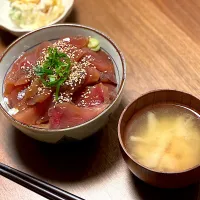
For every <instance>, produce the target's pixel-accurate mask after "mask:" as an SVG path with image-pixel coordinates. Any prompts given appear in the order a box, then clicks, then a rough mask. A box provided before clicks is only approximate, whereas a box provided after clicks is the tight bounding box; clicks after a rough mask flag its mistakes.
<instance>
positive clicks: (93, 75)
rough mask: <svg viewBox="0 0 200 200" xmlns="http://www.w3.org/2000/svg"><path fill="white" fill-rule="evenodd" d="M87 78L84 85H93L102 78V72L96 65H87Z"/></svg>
mask: <svg viewBox="0 0 200 200" xmlns="http://www.w3.org/2000/svg"><path fill="white" fill-rule="evenodd" d="M85 70H86V73H87V75H86V78H85V82H84V85H92V84H95V83H97V82H98V81H99V78H100V72H99V71H98V70H97V69H96V68H95V67H92V66H91V67H90V66H88V67H86V68H85Z"/></svg>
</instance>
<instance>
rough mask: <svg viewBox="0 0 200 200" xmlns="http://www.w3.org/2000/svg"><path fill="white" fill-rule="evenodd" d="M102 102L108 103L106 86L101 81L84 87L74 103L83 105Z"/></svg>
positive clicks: (90, 105) (88, 105)
mask: <svg viewBox="0 0 200 200" xmlns="http://www.w3.org/2000/svg"><path fill="white" fill-rule="evenodd" d="M102 103H109V93H108V87H106V86H104V85H103V84H102V83H99V84H97V85H94V86H90V87H86V88H85V89H84V90H83V91H82V92H81V93H80V94H78V98H77V99H76V100H75V104H76V105H78V106H84V107H92V106H97V105H99V104H102Z"/></svg>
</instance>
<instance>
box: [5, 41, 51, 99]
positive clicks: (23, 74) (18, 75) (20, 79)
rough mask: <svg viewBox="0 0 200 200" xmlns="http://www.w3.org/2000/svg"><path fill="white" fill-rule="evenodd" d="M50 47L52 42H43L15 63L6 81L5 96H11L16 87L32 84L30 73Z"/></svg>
mask: <svg viewBox="0 0 200 200" xmlns="http://www.w3.org/2000/svg"><path fill="white" fill-rule="evenodd" d="M50 45H51V43H50V42H43V43H42V44H41V45H39V46H38V47H37V48H36V49H35V50H33V51H30V52H26V53H24V54H23V55H22V56H21V57H19V58H18V59H17V60H16V61H15V62H14V64H13V65H12V68H11V71H10V72H9V73H8V74H7V76H6V79H5V92H4V93H5V95H6V94H10V93H11V91H12V90H13V89H14V87H15V86H19V85H24V84H27V83H30V81H31V79H30V76H31V75H30V71H31V70H32V68H33V66H35V65H36V62H37V60H38V59H39V58H40V57H41V55H42V49H44V48H46V47H48V46H50Z"/></svg>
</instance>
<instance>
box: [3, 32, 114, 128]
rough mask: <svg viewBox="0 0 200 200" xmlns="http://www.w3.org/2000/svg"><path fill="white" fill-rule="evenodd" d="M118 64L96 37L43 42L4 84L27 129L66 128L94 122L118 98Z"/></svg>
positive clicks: (13, 111) (15, 113)
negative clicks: (115, 69)
mask: <svg viewBox="0 0 200 200" xmlns="http://www.w3.org/2000/svg"><path fill="white" fill-rule="evenodd" d="M116 83H117V82H116V77H115V71H114V65H113V62H112V60H111V58H110V57H109V55H108V54H107V53H106V52H105V51H103V50H101V48H100V43H99V41H98V40H97V39H95V38H92V37H82V36H77V37H65V38H62V39H59V40H57V41H54V42H49V41H47V42H43V43H41V44H40V45H38V46H37V47H35V48H34V49H33V50H31V51H28V52H26V53H23V54H22V55H21V56H20V57H19V58H18V59H17V60H16V61H15V62H14V64H13V65H12V67H11V70H10V71H9V72H8V74H7V75H6V78H5V81H4V89H5V91H4V97H5V98H4V99H5V100H6V101H7V102H8V106H9V107H10V109H11V110H10V114H12V115H13V117H14V118H15V119H16V120H18V121H20V122H22V123H25V124H28V125H34V126H37V127H42V128H50V129H62V128H69V127H73V126H76V125H79V124H82V123H85V122H87V121H89V120H90V119H92V118H94V117H96V116H97V115H98V114H100V113H101V112H102V111H103V110H104V109H105V108H106V107H107V106H108V105H109V104H111V103H112V101H113V100H114V99H115V96H116V86H117V84H116Z"/></svg>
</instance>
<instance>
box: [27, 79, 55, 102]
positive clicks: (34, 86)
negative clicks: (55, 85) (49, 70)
mask: <svg viewBox="0 0 200 200" xmlns="http://www.w3.org/2000/svg"><path fill="white" fill-rule="evenodd" d="M40 86H41V82H40V81H39V80H38V79H35V80H34V81H33V82H32V83H31V85H30V86H29V87H28V88H27V90H26V92H25V96H24V99H25V100H26V102H27V105H35V104H36V103H41V102H43V101H45V100H46V99H47V98H49V97H50V96H51V93H52V90H51V89H49V88H42V87H40Z"/></svg>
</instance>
